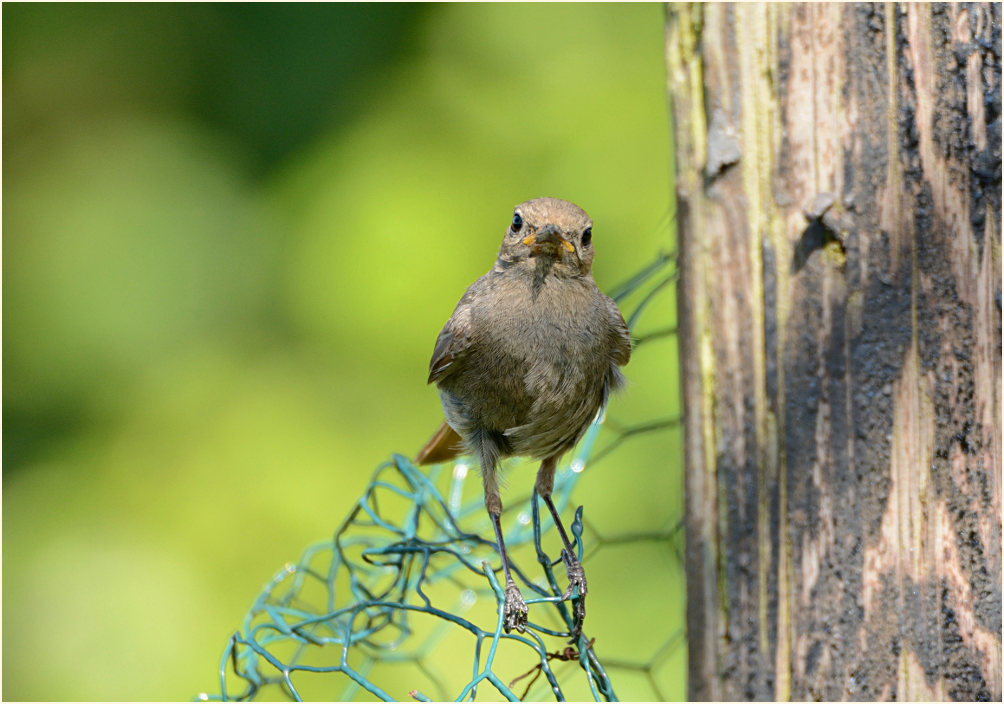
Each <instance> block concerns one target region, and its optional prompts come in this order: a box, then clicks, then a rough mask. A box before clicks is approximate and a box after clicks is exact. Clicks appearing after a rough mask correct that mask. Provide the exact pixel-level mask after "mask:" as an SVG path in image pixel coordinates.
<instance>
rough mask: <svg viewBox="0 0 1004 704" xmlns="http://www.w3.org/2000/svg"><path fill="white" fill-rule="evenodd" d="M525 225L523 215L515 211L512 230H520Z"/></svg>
mask: <svg viewBox="0 0 1004 704" xmlns="http://www.w3.org/2000/svg"><path fill="white" fill-rule="evenodd" d="M521 227H523V216H522V215H520V214H519V213H513V215H512V231H513V232H519V230H520V228H521Z"/></svg>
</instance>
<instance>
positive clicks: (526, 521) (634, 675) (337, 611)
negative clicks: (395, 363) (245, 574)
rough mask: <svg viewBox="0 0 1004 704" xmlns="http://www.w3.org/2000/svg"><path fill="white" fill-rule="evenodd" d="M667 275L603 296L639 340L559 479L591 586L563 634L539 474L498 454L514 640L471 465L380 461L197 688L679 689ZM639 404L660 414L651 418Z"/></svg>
mask: <svg viewBox="0 0 1004 704" xmlns="http://www.w3.org/2000/svg"><path fill="white" fill-rule="evenodd" d="M675 279H676V272H675V260H674V257H673V256H672V255H670V254H660V255H658V256H657V257H656V259H655V261H653V262H652V263H651V264H650V265H649V266H647V267H645V268H644V269H643V270H642V271H640V272H639V273H638V274H637V275H635V276H634V277H632V278H631V279H630V280H629V281H627V282H626V283H625V284H624V285H622V286H620V287H619V288H617V289H615V290H614V291H611V292H610V295H611V296H612V297H613V298H614V299H615V300H617V302H618V304H619V305H620V307H621V310H622V311H623V312H624V313H625V318H626V320H627V322H628V327H629V328H630V330H631V333H632V337H633V339H634V343H635V350H634V354H633V356H632V360H631V363H630V364H629V365H628V367H627V368H626V371H627V375H628V377H629V389H628V390H627V392H626V393H622V394H619V395H618V396H616V397H614V399H613V400H612V401H611V404H610V410H609V415H610V417H609V418H607V419H606V422H604V418H603V417H602V416H601V417H598V418H597V419H596V421H595V422H594V423H593V424H592V426H591V427H590V429H589V430H588V432H587V434H586V436H585V437H584V438H583V440H582V441H581V442H580V443H579V445H578V446H577V447H576V448H575V449H574V450H573V452H571V453H570V454H569V456H567V457H566V458H565V459H564V461H563V462H562V464H561V466H560V467H559V470H558V473H557V475H556V479H555V487H554V494H553V498H554V500H555V503H556V505H557V506H558V508H559V510H560V511H561V513H562V515H563V516H567V515H570V514H571V507H572V506H573V497H574V499H575V501H580V500H581V501H582V502H583V503H585V505H586V509H587V510H584V509H583V507H581V506H580V507H579V508H578V509H577V510H576V511H575V519H574V521H573V523H572V525H571V531H572V533H573V534H574V539H575V544H576V547H577V549H578V551H579V558H580V560H582V562H583V565H584V567H585V570H586V574H587V577H588V579H589V586H590V591H589V595H588V597H587V600H588V610H587V615H586V619H585V626H584V628H583V632H582V634H581V635H580V636H579V637H578V638H577V639H576V641H575V642H568V639H569V634H570V630H571V625H572V615H571V604H570V603H569V602H565V601H562V595H563V593H564V585H565V574H564V567H563V566H561V567H558V569H557V570H556V569H555V568H556V566H559V565H561V559H560V557H558V556H557V555H558V554H559V553H560V540H559V538H558V537H557V534H556V531H554V530H553V523H552V521H551V518H550V516H549V514H548V512H547V511H546V510H545V511H544V512H543V513H541V511H540V502H539V501H538V500H537V496H536V495H535V494H531V493H528V492H526V491H524V492H523V493H520V492H519V491H517V489H521V488H523V487H526V488H529V487H532V484H533V477H534V473H535V467H534V466H532V465H531V466H528V467H522V466H520V465H522V464H524V462H522V461H521V460H509V461H507V462H505V463H504V464H503V469H504V472H505V476H506V477H507V479H508V481H507V484H509V486H507V487H506V489H507V490H506V491H504V497H503V501H504V505H505V510H504V512H503V527H504V530H505V541H506V545H507V547H508V548H509V552H510V556H511V558H512V568H513V570H514V575H515V577H516V579H517V582H518V583H520V585H521V588H522V590H523V593H524V595H525V596H526V597H527V599H526V601H527V605H528V607H529V609H530V613H529V624H528V627H527V630H526V632H525V633H517V632H515V631H514V632H512V633H509V634H507V633H505V632H504V631H503V629H502V604H503V592H502V588H501V586H500V584H499V581H498V577H497V575H496V573H497V572H498V571H499V570H500V569H501V564H500V561H499V558H498V554H497V552H496V551H495V547H494V541H493V540H491V539H490V537H491V536H492V529H491V526H490V523H489V521H488V518H487V514H486V512H485V510H484V503H483V498H482V494H481V482H480V477H479V476H478V474H477V468H476V467H472V466H471V465H469V464H468V463H467V462H465V461H461V462H455V463H449V464H443V465H437V466H434V467H431V468H425V470H426V471H424V472H423V471H422V470H419V469H418V468H417V467H416V466H415V465H414V464H412V462H411V461H410V460H409V459H408V458H406V457H404V456H402V455H394V456H393V458H392V459H391V460H390V461H388V462H386V463H385V464H383V465H381V466H380V467H378V468H377V470H376V472H375V473H374V475H373V477H372V480H371V482H370V484H369V485H368V487H367V489H366V490H365V492H364V494H363V496H362V497H360V499H359V501H358V502H357V504H356V506H355V508H354V509H353V510H352V512H351V513H350V515H349V516H348V517H347V519H346V520H345V521H344V522H343V523H342V525H341V526H340V527H339V528H338V530H337V531H336V533H335V535H334V537H333V539H328V540H325V541H323V542H320V543H317V544H315V545H312V546H310V547H309V548H308V549H307V550H306V551H304V553H303V555H302V556H301V558H300V559H299V560H298V561H297V562H296V563H290V564H287V565H286V566H284V567H283V568H282V569H281V570H280V571H279V572H278V574H276V575H275V577H274V578H273V579H272V581H271V582H270V583H269V584H267V585H266V586H265V588H264V590H263V591H262V592H261V594H260V595H259V596H258V598H257V599H256V601H255V603H254V604H253V606H252V607H251V609H250V610H249V612H248V613H247V615H246V617H245V619H244V623H243V624H242V626H241V628H240V629H239V630H238V631H237V632H235V633H234V634H233V636H231V638H230V640H229V642H228V644H227V646H226V648H225V650H224V653H223V657H222V659H221V662H220V671H219V691H218V692H215V693H212V694H209V693H203V694H201V695H199V697H198V698H199V699H202V700H214V701H222V700H248V699H292V700H339V701H353V700H377V699H382V700H404V699H409V698H410V699H413V700H419V701H429V700H436V701H446V700H456V701H473V700H475V699H477V700H540V699H554V700H557V701H565V700H585V699H593V700H596V701H599V700H601V699H603V700H607V701H617V700H618V699H619V698H626V699H631V700H649V701H665V700H672V699H683V698H685V696H686V682H685V662H686V661H685V658H686V652H685V651H686V648H685V642H684V626H683V624H684V608H685V597H684V594H685V591H684V589H685V587H684V576H683V559H682V553H683V545H682V530H681V516H682V501H681V499H680V497H681V495H682V490H681V488H680V484H681V481H680V478H679V477H680V475H679V472H680V470H679V464H680V463H679V461H678V460H677V458H678V457H680V456H681V453H680V451H679V446H680V438H679V432H678V430H679V428H678V426H679V413H678V410H677V403H678V402H677V396H678V394H677V393H676V382H675V378H676V359H675V354H676V346H675V337H674V334H675V327H674V320H675V303H674V300H673V295H674V286H672V284H673V282H674V281H675ZM622 397H626V398H628V399H633V400H635V401H637V403H634V404H633V406H634V407H635V408H634V409H632V407H631V406H632V404H631V403H624V407H623V408H622V401H623V399H622ZM639 397H640V398H639ZM653 400H654V405H655V407H661V408H662V409H664V410H665V411H666V413H665V414H662V415H658V416H656V417H652V413H651V408H652V407H653ZM660 400H661V401H662V403H661V404H660V403H659V402H660ZM632 416H634V417H632ZM525 464H528V465H529V464H530V463H525ZM587 466H588V471H587ZM594 513H595V514H596V516H595V517H594V515H593V514H594ZM483 536H489V537H487V538H486V537H483Z"/></svg>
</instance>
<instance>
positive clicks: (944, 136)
mask: <svg viewBox="0 0 1004 704" xmlns="http://www.w3.org/2000/svg"><path fill="white" fill-rule="evenodd" d="M666 51H667V53H666V56H667V67H668V90H669V98H670V102H671V105H672V117H673V124H674V134H675V153H676V172H677V190H678V193H677V199H678V212H679V240H680V250H679V251H680V282H679V296H678V300H679V336H680V354H681V360H682V389H683V394H684V409H685V411H684V413H685V424H686V442H685V452H686V491H687V509H686V530H687V558H686V559H687V574H688V594H687V597H688V637H689V643H690V693H691V697H692V698H693V699H701V700H723V699H724V700H745V699H802V700H807V699H825V700H834V699H895V700H915V699H947V698H951V699H991V700H993V699H997V700H999V699H1000V698H1001V560H1000V558H1001V405H1000V400H1001V5H1000V4H996V3H995V4H991V3H975V4H966V5H929V4H903V5H897V4H885V5H882V4H831V5H826V4H823V5H816V4H812V5H775V4H770V5H763V4H721V5H720V4H708V5H670V6H669V8H668V16H667V34H666Z"/></svg>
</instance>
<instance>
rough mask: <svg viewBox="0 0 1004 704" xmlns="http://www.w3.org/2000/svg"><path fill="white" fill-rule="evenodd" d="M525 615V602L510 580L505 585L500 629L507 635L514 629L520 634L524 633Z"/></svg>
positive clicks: (517, 588)
mask: <svg viewBox="0 0 1004 704" xmlns="http://www.w3.org/2000/svg"><path fill="white" fill-rule="evenodd" d="M526 615H527V609H526V602H525V601H523V595H522V594H521V593H520V591H519V587H517V586H516V583H515V582H514V581H512V580H511V579H509V580H507V581H506V583H505V609H504V611H503V620H502V627H503V628H505V632H506V633H509V631H511V630H512V629H514V628H515V629H516V630H517V631H519V632H520V633H522V632H523V631H525V630H526Z"/></svg>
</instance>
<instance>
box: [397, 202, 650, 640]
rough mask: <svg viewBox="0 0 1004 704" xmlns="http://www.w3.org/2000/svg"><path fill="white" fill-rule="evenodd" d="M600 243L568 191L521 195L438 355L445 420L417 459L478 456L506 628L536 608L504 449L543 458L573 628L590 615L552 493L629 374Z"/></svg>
mask: <svg viewBox="0 0 1004 704" xmlns="http://www.w3.org/2000/svg"><path fill="white" fill-rule="evenodd" d="M593 254H594V244H593V221H592V219H591V218H590V217H589V215H588V214H586V212H585V211H584V210H583V209H582V208H580V207H579V206H577V205H575V204H574V203H571V202H569V201H566V200H561V199H558V198H535V199H533V200H528V201H526V202H524V203H521V204H519V205H517V206H516V207H515V208H514V209H513V214H512V219H511V221H510V222H509V225H508V227H507V229H506V231H505V235H504V237H503V239H502V244H501V247H500V248H499V252H498V257H497V259H496V260H495V263H494V265H493V266H492V268H491V269H490V270H489V271H488V273H486V274H485V275H484V276H482V277H480V278H479V279H477V280H476V281H475V282H474V283H473V284H471V285H470V286H469V287H468V288H467V290H466V292H465V293H464V295H463V296H462V297H461V299H460V302H459V303H457V306H456V308H455V309H454V311H453V315H452V316H451V317H450V319H449V320H448V321H447V322H446V324H445V325H444V326H443V329H442V331H441V332H440V333H439V336H438V337H437V338H436V343H435V347H434V349H433V353H432V359H431V360H430V362H429V378H428V383H429V384H433V383H434V384H435V385H436V386H437V388H438V390H439V395H440V401H441V404H442V408H443V412H444V415H445V416H446V420H445V422H444V423H443V424H442V425H441V426H440V428H439V430H438V431H437V432H436V433H435V434H434V435H433V437H432V438H431V439H430V440H429V441H428V442H427V443H426V445H425V446H424V447H423V448H422V449H421V450H420V451H419V453H418V455H417V456H416V463H417V464H419V465H427V464H434V463H439V462H445V461H448V460H451V459H455V458H457V457H460V456H464V455H471V456H473V457H475V458H477V460H478V461H479V463H480V468H481V479H482V485H483V489H484V502H485V508H486V509H487V512H488V515H489V517H490V519H491V522H492V526H493V528H494V531H495V542H496V545H497V548H498V552H499V555H500V557H501V561H502V571H503V574H504V576H505V590H504V597H505V599H504V605H503V627H504V628H505V630H506V632H507V633H509V632H510V631H512V630H513V629H516V630H517V631H520V632H523V631H525V629H526V625H527V613H528V611H527V606H526V602H525V600H524V599H523V595H522V593H521V592H520V589H519V587H518V586H517V585H516V582H515V580H514V579H513V577H512V573H511V570H510V564H509V556H508V554H507V553H506V548H505V542H504V540H503V537H502V528H501V525H500V516H501V513H502V499H501V495H500V490H499V489H500V476H499V462H500V460H501V459H503V458H506V457H527V458H531V459H533V460H539V461H540V468H539V470H538V471H537V477H536V482H535V484H534V488H535V490H536V493H537V495H538V496H539V497H540V498H541V499H542V500H543V501H544V503H545V504H546V505H547V508H548V510H549V511H550V513H551V516H552V517H553V519H554V524H555V526H556V527H557V529H558V532H559V534H560V537H561V541H562V546H563V549H562V553H561V554H562V560H563V562H564V564H565V569H566V573H567V576H568V582H569V585H568V589H567V591H566V592H565V593H564V597H563V598H564V599H566V600H567V599H571V598H574V599H576V602H575V604H576V608H575V619H574V625H573V629H572V636H573V640H574V639H575V637H576V634H578V633H581V627H582V622H583V620H584V618H585V596H586V594H587V593H588V587H587V582H586V576H585V571H584V570H583V568H582V565H581V564H580V562H579V560H578V558H577V556H576V554H575V552H574V550H573V547H572V543H571V541H570V540H569V537H568V533H567V532H566V531H565V527H564V525H563V524H562V522H561V517H560V516H559V514H558V510H557V508H556V507H555V505H554V502H553V500H552V498H551V494H552V491H553V488H554V474H555V471H556V469H557V465H558V461H559V459H560V458H561V456H562V455H563V454H564V453H566V452H568V451H569V450H570V449H571V448H572V447H574V446H575V444H576V443H577V442H578V441H579V440H580V439H581V438H582V436H583V435H584V434H585V432H586V429H587V428H588V427H589V425H590V423H591V422H592V421H593V419H594V418H596V416H597V414H598V413H599V411H600V410H601V409H602V408H603V407H604V406H605V405H606V403H607V399H608V397H609V395H610V393H611V392H612V391H614V390H615V389H618V388H620V387H621V386H622V385H623V383H624V377H623V375H622V373H621V371H620V367H622V366H624V365H625V364H627V363H628V361H629V359H630V357H631V336H630V333H629V332H628V327H627V324H626V323H625V322H624V317H623V316H622V315H621V312H620V310H619V309H618V308H617V304H616V303H615V302H614V301H613V299H611V298H610V297H608V296H606V295H605V294H603V293H602V292H601V291H600V289H599V288H598V287H597V285H596V282H595V281H594V280H593V276H592V263H593Z"/></svg>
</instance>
